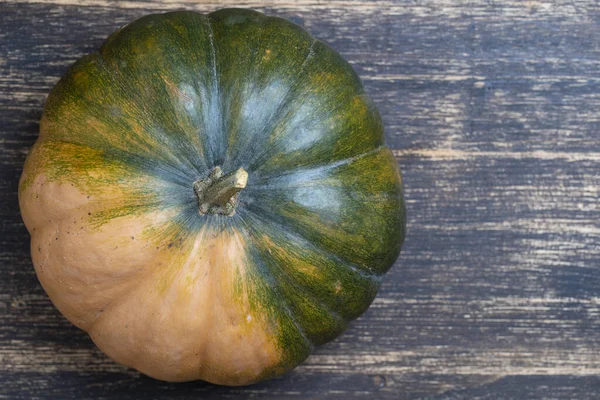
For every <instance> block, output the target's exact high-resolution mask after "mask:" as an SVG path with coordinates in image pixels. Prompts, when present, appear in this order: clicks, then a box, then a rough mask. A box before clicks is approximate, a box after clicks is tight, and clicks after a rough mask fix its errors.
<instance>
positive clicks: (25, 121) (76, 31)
mask: <svg viewBox="0 0 600 400" xmlns="http://www.w3.org/2000/svg"><path fill="white" fill-rule="evenodd" d="M225 6H242V7H251V8H254V9H257V10H260V11H263V12H266V13H268V14H271V15H279V16H283V17H286V18H289V19H292V20H293V21H295V22H297V23H299V24H301V25H303V26H304V27H306V28H307V29H308V30H309V31H310V32H311V33H312V34H313V35H315V36H316V37H318V38H320V39H322V40H324V41H326V42H328V43H329V44H331V45H332V46H333V47H334V48H336V49H337V50H338V51H340V52H341V53H342V54H343V55H344V56H345V57H346V58H347V59H348V60H350V62H351V63H352V64H353V65H354V66H355V67H356V70H357V71H358V73H359V74H360V75H361V77H362V78H363V80H364V83H365V86H366V89H367V92H368V93H370V94H371V96H372V97H373V98H374V100H375V102H376V103H377V105H378V106H379V107H380V110H381V113H382V115H383V119H384V121H385V126H386V135H387V141H388V144H389V145H390V146H391V147H392V148H393V149H394V151H395V154H396V156H397V159H398V162H399V164H400V166H401V168H402V170H403V172H404V182H405V189H406V198H407V206H408V216H409V225H408V238H407V240H406V244H405V247H404V250H403V253H402V255H401V257H400V259H399V261H398V262H397V264H396V265H395V267H394V268H393V269H392V270H391V271H390V273H389V275H388V276H387V279H386V281H385V283H384V284H383V287H382V290H381V293H380V295H379V296H378V298H377V299H376V300H375V302H374V304H373V306H372V307H371V308H370V309H369V311H368V312H367V313H366V314H365V315H364V316H363V317H361V318H360V319H359V320H358V321H356V322H354V323H353V324H352V325H351V327H350V329H349V330H348V331H347V333H346V334H345V335H343V336H342V337H340V338H338V339H337V340H335V341H334V342H332V343H330V344H328V345H325V346H323V347H321V348H319V349H317V351H316V352H315V354H314V355H313V356H312V357H310V358H309V359H308V360H307V362H305V363H304V364H303V365H301V366H300V367H299V368H297V369H296V370H295V371H294V372H292V373H290V374H288V375H286V376H284V377H281V378H278V379H275V380H272V381H269V382H264V383H261V384H258V385H255V386H251V387H246V388H226V387H218V386H214V385H210V384H206V383H203V382H193V383H185V384H168V383H162V382H158V381H155V380H152V379H150V378H147V377H144V376H141V375H140V374H138V373H136V372H134V371H132V370H129V369H126V368H124V367H121V366H119V365H116V364H115V363H113V362H112V361H111V360H109V359H108V358H107V357H106V356H104V355H103V354H102V353H100V352H99V351H98V350H97V349H96V348H95V347H94V345H93V344H92V342H91V341H90V340H89V339H88V337H87V336H86V334H84V333H83V332H81V331H79V330H78V329H76V328H75V327H73V326H71V325H70V324H69V323H68V322H67V321H66V320H65V319H64V318H63V317H62V316H61V315H60V314H59V313H58V312H57V311H56V310H55V309H54V307H53V306H52V305H51V303H50V301H49V300H48V298H47V297H46V295H45V294H44V292H43V290H42V288H41V286H40V285H39V283H38V282H37V279H36V277H35V275H34V271H33V267H32V265H31V262H30V258H29V249H28V245H29V237H28V234H27V232H26V230H25V228H24V226H23V224H22V222H21V218H20V215H19V210H18V204H17V182H18V178H19V175H20V173H21V168H22V164H23V161H24V158H25V155H26V153H27V151H28V149H29V148H30V147H31V145H32V144H33V142H34V140H35V139H36V136H37V132H38V127H39V126H38V121H39V119H40V115H41V110H42V107H43V104H44V100H45V97H46V95H47V94H48V92H49V91H50V89H51V87H52V86H53V85H54V84H55V83H56V82H57V80H58V79H59V77H60V76H61V75H62V74H63V73H64V72H65V71H66V69H67V68H68V66H69V65H70V64H71V63H73V62H74V61H75V60H76V59H78V58H80V57H81V56H83V55H84V54H86V53H88V52H91V51H92V50H94V49H95V48H97V47H98V46H99V45H100V44H101V42H102V41H103V39H104V38H106V37H107V36H108V35H109V34H110V33H111V32H112V31H114V30H115V29H116V28H117V27H119V26H121V25H123V24H125V23H127V22H129V21H130V20H132V19H134V18H136V17H139V16H142V15H144V14H146V13H149V12H153V11H166V10H176V9H182V8H187V9H194V10H199V11H212V10H215V9H217V8H220V7H225ZM599 128H600V10H599V9H598V6H597V2H596V0H569V1H560V0H556V1H524V0H504V1H493V0H489V1H485V0H480V1H476V0H473V1H459V0H455V1H453V0H438V1H433V0H430V1H421V0H403V1H392V0H388V1H366V0H360V1H359V0H357V1H351V0H346V1H316V0H313V1H310V0H298V1H291V0H288V1H283V2H278V3H275V2H263V1H242V0H240V1H235V2H234V1H226V2H221V3H220V4H219V3H217V2H207V3H198V2H196V1H191V0H190V1H187V0H165V1H155V2H154V1H142V0H130V1H123V2H119V1H114V0H92V1H78V0H10V1H0V147H1V152H0V170H1V172H0V222H1V225H0V226H1V228H0V229H1V231H0V235H1V236H0V398H3V399H4V398H7V399H32V398H47V399H63V398H76V399H84V398H85V399H87V398H90V399H101V398H128V399H138V398H139V399H151V398H164V397H169V398H177V399H180V398H194V399H198V398H202V399H210V398H244V397H245V398H248V397H253V398H269V399H274V398H289V399H294V398H325V397H328V398H339V399H351V398H367V397H368V398H375V399H377V398H384V399H430V400H433V399H435V400H442V399H448V400H450V399H518V400H522V399H577V400H585V399H598V398H600V375H599V374H600V204H599V203H600V201H599V192H600V131H599Z"/></svg>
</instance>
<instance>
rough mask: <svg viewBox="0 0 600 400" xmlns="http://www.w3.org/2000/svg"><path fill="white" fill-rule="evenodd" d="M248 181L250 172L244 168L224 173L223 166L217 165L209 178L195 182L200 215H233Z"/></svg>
mask: <svg viewBox="0 0 600 400" xmlns="http://www.w3.org/2000/svg"><path fill="white" fill-rule="evenodd" d="M247 183H248V173H247V172H246V171H245V170H244V169H243V168H240V169H238V170H236V171H233V172H230V173H228V174H224V173H223V170H221V167H215V168H214V169H213V170H212V171H211V172H210V174H209V175H208V177H207V178H205V179H199V180H197V181H196V182H194V192H195V193H196V196H198V210H199V213H200V215H204V214H222V215H233V214H234V213H235V206H236V205H237V199H238V195H239V192H240V190H242V189H243V188H245V187H246V184H247Z"/></svg>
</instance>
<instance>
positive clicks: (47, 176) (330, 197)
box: [19, 9, 405, 385]
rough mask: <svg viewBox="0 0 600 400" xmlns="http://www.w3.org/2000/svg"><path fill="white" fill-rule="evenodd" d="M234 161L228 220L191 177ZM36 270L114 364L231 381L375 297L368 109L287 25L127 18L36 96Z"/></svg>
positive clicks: (300, 351)
mask: <svg viewBox="0 0 600 400" xmlns="http://www.w3.org/2000/svg"><path fill="white" fill-rule="evenodd" d="M216 166H219V167H221V168H222V170H223V171H225V172H226V173H227V172H230V171H234V170H236V169H238V168H243V169H244V170H245V171H247V173H248V178H247V185H246V187H245V188H244V189H243V190H241V192H240V193H239V199H238V201H237V204H236V205H235V212H234V213H233V215H223V214H218V213H216V214H210V213H209V214H204V215H201V214H200V213H199V203H198V198H197V196H196V193H195V192H194V189H193V185H194V182H196V181H198V180H199V179H202V178H206V176H208V175H209V173H210V171H211V170H213V169H214V168H215V167H216ZM19 203H20V208H21V213H22V217H23V220H24V222H25V225H26V227H27V229H28V230H29V232H30V234H31V253H32V259H33V264H34V267H35V270H36V274H37V276H38V278H39V280H40V282H41V284H42V286H43V287H44V289H45V291H46V292H47V293H48V295H49V297H50V299H51V300H52V302H53V303H54V304H55V305H56V307H57V308H58V309H59V310H60V311H61V312H62V313H63V314H64V315H65V316H66V317H67V318H68V319H69V320H70V321H71V322H72V323H73V324H75V325H76V326H77V327H79V328H81V329H83V330H85V331H87V332H88V333H89V335H90V337H91V338H92V340H93V341H94V342H95V343H96V344H97V346H98V347H99V348H100V349H101V350H102V351H104V352H105V353H106V354H107V355H108V356H110V357H111V358H113V359H114V360H116V361H117V362H119V363H122V364H125V365H127V366H130V367H133V368H136V369H138V370H139V371H141V372H142V373H144V374H147V375H150V376H152V377H155V378H158V379H162V380H167V381H189V380H195V379H202V380H206V381H209V382H213V383H217V384H224V385H244V384H250V383H253V382H257V381H259V380H262V379H267V378H271V377H274V376H277V375H279V374H282V373H284V372H286V371H289V370H291V369H292V368H294V367H295V366H297V365H298V364H299V363H300V362H302V361H303V360H304V359H305V358H306V357H308V355H309V354H310V352H311V350H312V348H313V347H314V346H316V345H320V344H323V343H326V342H328V341H330V340H332V339H334V338H335V337H337V336H338V335H339V334H341V333H342V332H343V331H344V330H345V329H346V327H347V325H348V322H349V321H351V320H353V319H356V318H357V317H358V316H360V315H361V314H362V313H363V312H364V311H365V310H366V309H367V308H368V306H369V305H370V304H371V302H372V301H373V299H374V297H375V295H376V293H377V289H378V287H379V284H380V282H381V279H382V277H383V274H384V273H385V272H386V271H387V270H388V269H389V268H390V266H391V265H392V264H393V263H394V261H395V260H396V258H397V257H398V255H399V253H400V248H401V245H402V242H403V240H404V234H405V206H404V201H403V194H402V185H401V178H400V172H399V169H398V167H397V164H396V161H395V159H394V157H393V155H392V153H391V152H390V150H389V149H388V148H387V147H386V146H385V143H384V136H383V125H382V121H381V117H380V115H379V113H378V111H377V109H376V107H375V105H374V104H373V102H372V100H371V99H370V98H369V96H367V95H366V94H365V93H364V90H363V86H362V83H361V82H360V79H359V78H358V77H357V75H356V74H355V72H354V71H353V70H352V68H351V67H350V65H349V64H348V63H347V62H346V61H345V60H344V59H343V58H342V57H341V56H340V55H339V54H337V53H336V52H335V51H334V50H332V49H331V48H329V47H328V46H327V45H325V44H324V43H322V42H320V41H318V40H315V39H313V38H312V37H311V36H310V35H309V34H308V33H307V32H306V31H304V30H303V29H302V28H300V27H299V26H297V25H295V24H293V23H291V22H288V21H286V20H284V19H281V18H275V17H266V16H264V15H263V14H261V13H258V12H254V11H249V10H240V9H225V10H220V11H217V12H214V13H212V14H208V15H202V14H198V13H195V12H189V11H180V12H171V13H167V14H159V15H149V16H146V17H143V18H140V19H138V20H136V21H134V22H132V23H130V24H128V25H126V26H125V27H123V28H122V29H120V30H118V31H117V32H115V33H114V34H113V35H111V36H110V37H109V38H108V39H107V40H106V42H105V43H104V44H103V45H102V47H101V48H100V49H99V50H98V51H96V52H94V53H92V54H90V55H88V56H86V57H84V58H82V59H81V60H79V61H78V62H77V63H75V64H74V65H73V66H72V67H71V69H70V70H69V71H68V72H67V73H66V75H65V76H64V77H63V78H62V79H61V80H60V81H59V83H58V84H57V85H56V87H55V88H54V89H53V90H52V92H51V94H50V96H49V97H48V100H47V103H46V106H45V109H44V113H43V116H42V120H41V124H40V136H39V139H38V140H37V142H36V143H35V145H34V147H33V149H32V150H31V152H30V154H29V155H28V157H27V160H26V163H25V167H24V171H23V174H22V177H21V181H20V184H19Z"/></svg>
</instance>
